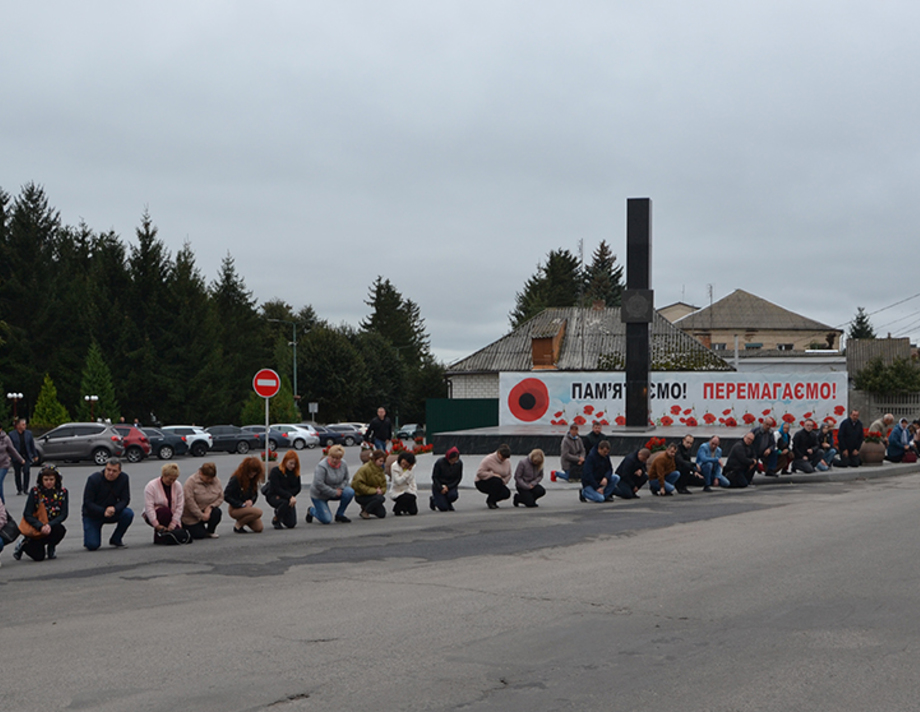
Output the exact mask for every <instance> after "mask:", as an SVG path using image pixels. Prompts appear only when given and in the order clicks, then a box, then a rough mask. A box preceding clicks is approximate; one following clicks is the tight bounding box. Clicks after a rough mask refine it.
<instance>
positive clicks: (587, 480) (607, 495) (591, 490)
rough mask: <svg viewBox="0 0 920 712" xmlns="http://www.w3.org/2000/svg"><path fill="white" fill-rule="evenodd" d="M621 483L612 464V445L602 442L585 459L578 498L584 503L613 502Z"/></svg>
mask: <svg viewBox="0 0 920 712" xmlns="http://www.w3.org/2000/svg"><path fill="white" fill-rule="evenodd" d="M619 481H620V476H619V475H615V474H613V465H612V464H611V463H610V443H608V442H607V441H606V440H601V441H600V442H599V443H598V444H597V447H595V448H593V449H592V450H591V452H589V453H588V457H586V458H585V465H584V468H583V469H582V471H581V484H582V490H581V492H579V493H578V498H579V499H580V500H581V501H582V502H612V501H613V494H614V492H615V491H616V488H617V483H619Z"/></svg>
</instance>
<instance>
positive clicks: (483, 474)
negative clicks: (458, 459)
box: [476, 452, 511, 484]
mask: <svg viewBox="0 0 920 712" xmlns="http://www.w3.org/2000/svg"><path fill="white" fill-rule="evenodd" d="M496 475H497V476H498V477H501V478H502V482H504V483H505V484H508V483H509V482H510V481H511V460H510V459H509V460H505V461H503V462H502V461H500V460H499V457H498V453H497V452H493V453H492V454H491V455H486V456H485V457H484V458H482V462H480V463H479V469H478V470H477V471H476V479H477V480H487V479H489V478H490V477H495V476H496Z"/></svg>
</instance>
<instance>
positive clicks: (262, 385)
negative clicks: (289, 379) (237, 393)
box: [252, 368, 281, 398]
mask: <svg viewBox="0 0 920 712" xmlns="http://www.w3.org/2000/svg"><path fill="white" fill-rule="evenodd" d="M252 389H253V390H254V391H255V392H256V393H258V394H259V395H260V396H262V397H263V398H273V397H275V396H276V395H278V391H279V390H280V389H281V377H280V376H279V375H278V374H277V373H275V372H274V371H272V370H271V369H270V368H263V369H262V370H261V371H259V372H258V373H257V374H256V375H255V378H253V379H252Z"/></svg>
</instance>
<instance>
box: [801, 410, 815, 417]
mask: <svg viewBox="0 0 920 712" xmlns="http://www.w3.org/2000/svg"><path fill="white" fill-rule="evenodd" d="M812 415H814V413H812V412H811V411H808V412H807V413H806V414H805V415H803V416H802V417H803V418H810V417H811V416H812Z"/></svg>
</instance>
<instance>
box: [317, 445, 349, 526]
mask: <svg viewBox="0 0 920 712" xmlns="http://www.w3.org/2000/svg"><path fill="white" fill-rule="evenodd" d="M344 457H345V448H344V447H342V446H341V445H333V446H332V447H330V448H329V451H328V453H327V454H326V457H325V458H323V459H322V460H320V462H319V464H318V465H317V466H316V471H315V472H314V473H313V484H312V485H310V499H311V500H313V506H312V507H310V508H309V509H308V510H307V524H309V523H310V522H312V521H313V518H314V517H315V518H316V521H318V522H319V523H320V524H329V523H330V522H331V521H332V510H330V509H329V502H331V501H336V500H338V502H339V508H338V509H337V510H336V513H335V521H337V522H340V523H342V524H347V523H348V522H350V521H351V520H350V519H349V518H348V517H346V516H345V509H346V508H347V507H348V505H349V504H351V500H353V499H354V497H355V491H354V490H353V489H352V488H351V487H350V486H349V484H348V483H349V478H348V465H347V464H346V462H345V460H344V459H343V458H344Z"/></svg>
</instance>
